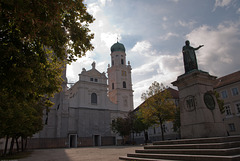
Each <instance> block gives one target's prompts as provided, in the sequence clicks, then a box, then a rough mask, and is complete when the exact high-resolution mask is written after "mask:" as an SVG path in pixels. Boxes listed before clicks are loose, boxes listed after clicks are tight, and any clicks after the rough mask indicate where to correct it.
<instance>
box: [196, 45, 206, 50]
mask: <svg viewBox="0 0 240 161" xmlns="http://www.w3.org/2000/svg"><path fill="white" fill-rule="evenodd" d="M203 46H204V45H199V47H197V48H194V50H198V49H200V48H201V47H203Z"/></svg>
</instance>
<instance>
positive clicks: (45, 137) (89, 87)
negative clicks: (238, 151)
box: [28, 42, 133, 148]
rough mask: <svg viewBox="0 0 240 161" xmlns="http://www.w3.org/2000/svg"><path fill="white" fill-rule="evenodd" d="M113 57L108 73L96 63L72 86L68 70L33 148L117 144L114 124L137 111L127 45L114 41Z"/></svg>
mask: <svg viewBox="0 0 240 161" xmlns="http://www.w3.org/2000/svg"><path fill="white" fill-rule="evenodd" d="M110 56H111V65H110V64H109V65H108V68H107V76H106V73H105V72H103V73H100V72H99V71H98V70H97V69H96V63H95V62H93V63H92V69H90V70H86V69H85V68H83V69H82V71H81V73H80V74H79V80H78V81H77V82H76V83H75V84H74V85H73V86H72V87H71V88H69V89H68V88H67V78H66V70H65V72H64V73H63V79H64V80H65V81H64V83H63V85H62V88H63V90H62V91H61V92H60V93H58V94H56V95H55V96H54V98H53V99H52V101H53V102H54V106H53V107H51V108H50V110H49V111H45V112H44V116H43V123H44V128H43V130H42V131H40V132H39V133H37V134H35V135H34V136H33V138H31V139H30V140H29V144H28V146H29V148H57V147H81V146H101V145H115V144H116V141H117V135H116V134H114V133H113V132H112V130H111V126H110V124H111V122H112V120H114V119H116V118H117V117H120V116H121V117H124V116H126V114H127V113H128V112H129V111H130V110H133V90H132V79H131V70H132V68H131V65H130V62H129V61H128V62H127V61H126V52H125V47H124V45H123V44H121V43H119V42H117V43H115V44H113V45H112V47H111V54H110ZM126 62H127V63H126Z"/></svg>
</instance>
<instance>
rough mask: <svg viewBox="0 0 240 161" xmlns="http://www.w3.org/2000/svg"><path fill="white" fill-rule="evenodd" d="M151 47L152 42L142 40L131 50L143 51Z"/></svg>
mask: <svg viewBox="0 0 240 161" xmlns="http://www.w3.org/2000/svg"><path fill="white" fill-rule="evenodd" d="M150 48H151V44H150V42H149V41H140V42H137V43H136V45H135V46H134V47H133V48H132V49H131V51H133V52H138V53H143V52H146V51H148V50H149V49H150Z"/></svg>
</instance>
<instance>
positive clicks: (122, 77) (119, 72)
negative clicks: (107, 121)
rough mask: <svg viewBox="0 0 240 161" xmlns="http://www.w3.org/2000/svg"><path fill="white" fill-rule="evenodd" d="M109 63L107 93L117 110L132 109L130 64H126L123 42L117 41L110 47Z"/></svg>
mask: <svg viewBox="0 0 240 161" xmlns="http://www.w3.org/2000/svg"><path fill="white" fill-rule="evenodd" d="M110 55H111V65H108V70H107V73H108V95H109V98H110V100H111V101H112V102H113V103H115V104H117V106H118V110H121V111H129V110H133V90H132V77H131V70H132V68H131V65H130V62H129V61H128V64H126V53H125V47H124V45H123V44H121V43H119V42H117V43H115V44H113V45H112V47H111V54H110Z"/></svg>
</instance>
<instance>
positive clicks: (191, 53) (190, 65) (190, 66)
mask: <svg viewBox="0 0 240 161" xmlns="http://www.w3.org/2000/svg"><path fill="white" fill-rule="evenodd" d="M201 47H203V45H199V47H197V48H193V47H191V46H190V42H189V41H188V40H187V41H185V46H184V47H183V48H182V53H183V62H184V68H185V73H188V72H190V71H192V70H194V69H198V65H197V58H196V54H195V50H198V49H200V48H201Z"/></svg>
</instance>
